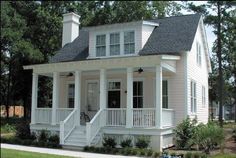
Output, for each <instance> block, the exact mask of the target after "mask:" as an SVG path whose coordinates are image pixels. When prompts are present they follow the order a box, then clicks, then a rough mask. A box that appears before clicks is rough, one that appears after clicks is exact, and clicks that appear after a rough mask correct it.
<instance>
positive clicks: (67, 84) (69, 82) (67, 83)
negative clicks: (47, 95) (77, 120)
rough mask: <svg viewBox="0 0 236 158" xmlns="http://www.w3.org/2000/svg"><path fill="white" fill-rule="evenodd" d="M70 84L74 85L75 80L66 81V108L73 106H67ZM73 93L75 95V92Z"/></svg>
mask: <svg viewBox="0 0 236 158" xmlns="http://www.w3.org/2000/svg"><path fill="white" fill-rule="evenodd" d="M70 84H74V86H75V82H74V81H67V82H66V108H69V109H73V108H70V107H69V85H70ZM74 95H75V92H74ZM74 100H75V96H74Z"/></svg>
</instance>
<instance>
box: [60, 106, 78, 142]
mask: <svg viewBox="0 0 236 158" xmlns="http://www.w3.org/2000/svg"><path fill="white" fill-rule="evenodd" d="M77 120H78V110H77V109H74V110H73V111H72V112H71V113H70V114H69V116H67V117H66V119H65V120H64V121H61V122H60V144H64V142H65V139H66V138H67V137H68V136H69V135H70V133H71V132H72V131H73V129H74V128H75V126H76V121H77Z"/></svg>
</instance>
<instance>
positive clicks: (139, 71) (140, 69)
mask: <svg viewBox="0 0 236 158" xmlns="http://www.w3.org/2000/svg"><path fill="white" fill-rule="evenodd" d="M134 72H138V73H139V74H141V73H142V72H143V69H142V68H141V67H140V68H139V69H138V70H136V71H134Z"/></svg>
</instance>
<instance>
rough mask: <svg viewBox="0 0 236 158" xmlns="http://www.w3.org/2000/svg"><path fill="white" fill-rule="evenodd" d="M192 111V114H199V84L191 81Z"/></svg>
mask: <svg viewBox="0 0 236 158" xmlns="http://www.w3.org/2000/svg"><path fill="white" fill-rule="evenodd" d="M192 86H193V87H192ZM194 92H195V93H194ZM192 103H193V105H192ZM190 111H191V113H192V114H196V113H197V83H196V81H194V80H191V81H190Z"/></svg>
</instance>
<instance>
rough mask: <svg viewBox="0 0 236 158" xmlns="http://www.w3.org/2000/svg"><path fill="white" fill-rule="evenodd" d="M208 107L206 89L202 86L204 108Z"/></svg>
mask: <svg viewBox="0 0 236 158" xmlns="http://www.w3.org/2000/svg"><path fill="white" fill-rule="evenodd" d="M205 105H206V88H205V86H202V106H203V107H205Z"/></svg>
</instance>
